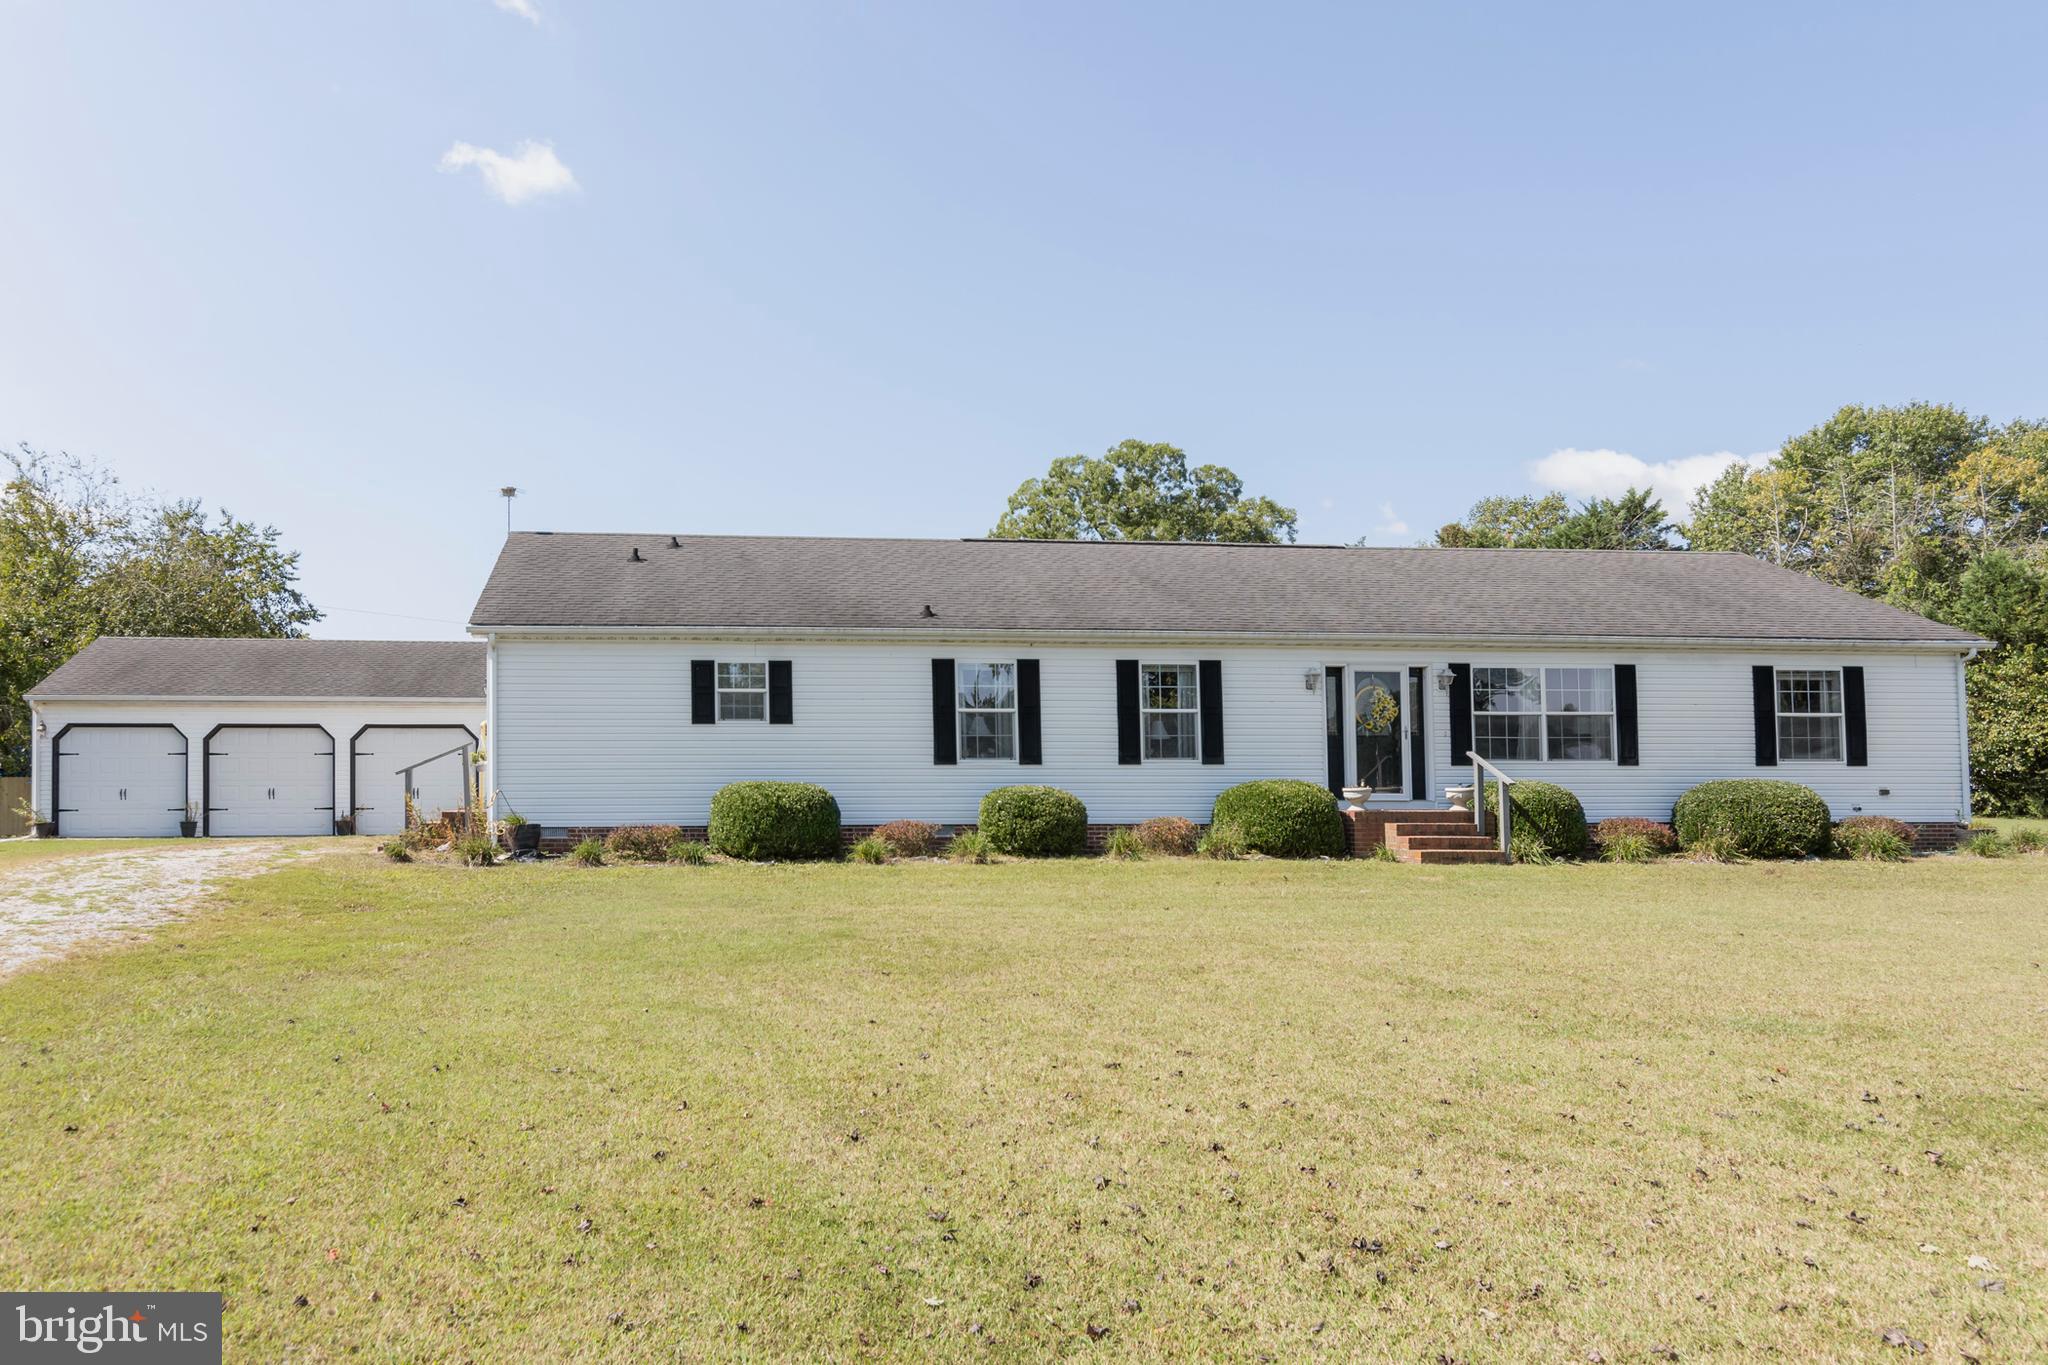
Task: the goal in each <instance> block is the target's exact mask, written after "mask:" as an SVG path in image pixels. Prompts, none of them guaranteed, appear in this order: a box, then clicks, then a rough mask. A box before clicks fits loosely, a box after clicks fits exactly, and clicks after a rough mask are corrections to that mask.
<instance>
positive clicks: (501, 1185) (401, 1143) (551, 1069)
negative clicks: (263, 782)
mask: <svg viewBox="0 0 2048 1365" xmlns="http://www.w3.org/2000/svg"><path fill="white" fill-rule="evenodd" d="M2044 964H2048V859H2043V858H2040V857H2032V858H2020V859H2009V860H2000V861H1995V862H1993V861H1982V860H1975V859H1967V858H1937V859H1922V860H1918V861H1916V862H1913V863H1910V864H1905V865H1896V866H1888V865H1870V864H1852V863H1808V864H1792V865H1758V864H1751V865H1742V866H1732V867H1730V866H1703V865H1692V864H1664V865H1654V866H1647V867H1603V866H1585V867H1548V868H1545V867H1521V868H1419V867H1409V866H1392V865H1386V864H1377V863H1334V864H1328V863H1326V864H1287V863H1278V862H1253V863H1240V864H1210V863H1199V862H1181V863H1159V862H1148V863H1142V864H1136V865H1118V864H1114V863H1106V862H1100V861H1090V862H1070V863H1053V864H1009V865H998V866H988V867H974V866H952V865H947V864H916V865H898V866H891V867H878V868H870V867H860V866H833V867H813V868H802V867H766V868H763V867H747V866H720V867H713V868H701V869H688V868H672V869H671V868H645V869H613V868H607V869H601V870H588V869H577V868H572V867H569V866H565V865H560V864H553V865H546V866H538V867H534V866H525V867H506V868H498V869H492V870H479V871H463V870H460V869H455V868H449V867H440V866H425V865H415V866H411V867H399V866H393V865H389V864H384V863H381V862H378V861H374V860H373V859H372V858H371V857H370V856H368V855H367V854H366V853H356V852H342V853H339V854H337V856H335V857H333V858H330V859H327V860H325V861H322V862H320V863H319V864H317V865H308V866H303V867H298V868H293V869H290V870H286V871H282V872H278V873H274V874H270V875H267V876H264V877H261V878H258V879H255V880H251V881H247V882H243V883H240V884H238V885H237V886H236V887H235V888H234V889H233V890H232V892H231V893H230V894H229V895H228V897H227V899H226V902H225V904H224V906H223V907H222V908H220V909H218V910H215V911H212V912H209V913H208V914H206V915H205V916H204V917H202V918H201V919H198V920H196V921H193V922H189V923H186V924H182V925H178V926H174V927H172V928H170V929H166V930H163V931H160V932H158V934H157V935H156V936H155V937H154V939H152V940H151V941H150V942H148V943H146V944H144V945H141V946H134V947H125V948H121V949H116V950H110V951H107V952H104V953H101V954H99V955H96V956H93V957H90V958H86V959H78V960H74V961H72V962H70V963H67V964H63V965H60V966H56V967H53V968H48V969H44V970H41V971H36V972H31V973H28V974H25V975H23V976H20V977H17V978H15V979H14V980H12V981H9V982H6V983H0V1066H4V1067H5V1071H6V1075H7V1078H8V1080H7V1084H6V1085H5V1087H4V1088H0V1209H5V1210H7V1215H6V1217H5V1219H4V1220H0V1279H4V1280H5V1281H6V1282H7V1283H10V1284H13V1285H16V1286H20V1287H59V1286H62V1287H85V1286H99V1285H108V1286H130V1287H153V1288H184V1289H208V1288H218V1289H220V1290H222V1291H224V1292H225V1294H226V1296H227V1303H228V1309H227V1331H228V1341H229V1346H230V1355H231V1357H239V1358H252V1359H257V1358H260V1359H278V1358H283V1357H286V1356H290V1357H291V1358H294V1359H305V1360H324V1359H340V1358H343V1357H345V1356H349V1355H354V1356H356V1357H357V1358H361V1359H372V1360H415V1359H427V1358H436V1359H438V1358H458V1359H462V1358H468V1359H478V1360H494V1359H510V1358H524V1359H600V1358H603V1359H621V1358H623V1359H635V1358H648V1359H673V1358H677V1357H683V1358H704V1357H724V1356H729V1355H730V1356H754V1357H759V1358H764V1359H765V1358H777V1357H792V1356H811V1357H814V1358H817V1357H831V1358H847V1357H863V1356H866V1357H891V1356H896V1357H900V1356H907V1355H915V1356H919V1357H923V1356H935V1357H944V1358H965V1359H983V1358H986V1359H1013V1358H1018V1357H1027V1358H1029V1357H1044V1356H1060V1355H1077V1356H1079V1355H1089V1354H1096V1353H1103V1352H1108V1353H1112V1354H1117V1355H1136V1356H1160V1357H1165V1356H1173V1357H1179V1358H1202V1359H1241V1360H1252V1359H1259V1358H1273V1359H1298V1358H1302V1357H1306V1356H1315V1355H1323V1356H1327V1357H1330V1358H1345V1357H1354V1356H1367V1357H1380V1356H1386V1357H1392V1358H1396V1359H1402V1360H1414V1361H1431V1360H1436V1359H1438V1358H1439V1357H1440V1356H1442V1357H1444V1358H1451V1359H1456V1360H1459V1361H1492V1360H1503V1359H1524V1358H1531V1359H1541V1360H1559V1361H1563V1360H1570V1361H1584V1360H1586V1359H1588V1358H1589V1357H1588V1352H1589V1351H1593V1350H1598V1351H1600V1352H1601V1353H1603V1355H1604V1358H1605V1359H1606V1360H1608V1361H1627V1360H1645V1359H1653V1358H1656V1357H1655V1356H1654V1355H1653V1351H1654V1350H1655V1349H1656V1348H1662V1347H1669V1348H1672V1349H1673V1350H1675V1351H1676V1352H1677V1357H1676V1358H1677V1359H1680V1360H1700V1359H1706V1358H1731V1357H1736V1356H1746V1355H1762V1354H1774V1355H1776V1356H1778V1357H1780V1358H1790V1359H1835V1360H1840V1359H1859V1358H1863V1359H1873V1360H1874V1359H1887V1360H1889V1359H1903V1358H1904V1357H1905V1355H1906V1352H1905V1351H1903V1350H1900V1349H1896V1348H1892V1347H1887V1346H1886V1345H1885V1344H1884V1343H1883V1341H1882V1339H1881V1338H1882V1334H1883V1333H1885V1332H1886V1331H1888V1330H1897V1331H1900V1332H1903V1333H1905V1334H1906V1335H1907V1336H1909V1337H1912V1338H1915V1339H1919V1340H1923V1341H1925V1342H1927V1343H1929V1344H1930V1348H1931V1355H1930V1356H1929V1357H1928V1358H1930V1359H1941V1360H1955V1359H1958V1358H1960V1356H1961V1353H1963V1352H1968V1353H1969V1355H1970V1356H1971V1357H1973V1358H1977V1359H1982V1360H1985V1361H2004V1360H2022V1359H2028V1358H2033V1359H2039V1358H2041V1357H2042V1356H2043V1354H2044V1353H2048V1288H2044V1287H2048V968H2044ZM1923 1248H1926V1249H1923ZM1972 1256H1981V1257H1984V1258H1985V1259H1986V1261H1987V1262H1988V1263H1989V1265H1990V1267H1991V1268H1990V1269H1988V1270H1987V1269H1981V1268H1979V1269H1972V1268H1971V1267H1970V1265H1969V1264H1968V1260H1967V1258H1969V1257H1972Z"/></svg>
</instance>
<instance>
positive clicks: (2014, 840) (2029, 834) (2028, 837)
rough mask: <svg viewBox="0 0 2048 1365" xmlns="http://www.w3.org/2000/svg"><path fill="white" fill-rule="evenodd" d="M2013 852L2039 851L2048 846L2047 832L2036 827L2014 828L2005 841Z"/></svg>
mask: <svg viewBox="0 0 2048 1365" xmlns="http://www.w3.org/2000/svg"><path fill="white" fill-rule="evenodd" d="M2006 842H2007V843H2009V844H2011V845H2012V851H2013V852H2015V853H2039V852H2040V851H2041V850H2042V849H2044V848H2048V834H2044V833H2042V832H2041V831H2040V830H2038V829H2016V830H2014V831H2013V832H2012V835H2011V837H2010V838H2009V839H2008V840H2007V841H2006Z"/></svg>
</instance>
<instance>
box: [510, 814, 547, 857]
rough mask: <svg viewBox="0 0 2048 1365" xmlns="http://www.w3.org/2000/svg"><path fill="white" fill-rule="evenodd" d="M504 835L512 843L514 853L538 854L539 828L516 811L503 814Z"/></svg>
mask: <svg viewBox="0 0 2048 1365" xmlns="http://www.w3.org/2000/svg"><path fill="white" fill-rule="evenodd" d="M505 834H506V836H507V837H508V838H510V839H511V841H512V851H513V852H514V853H538V852H540V826H539V825H536V824H533V823H532V822H530V821H529V820H527V818H526V817H525V816H523V815H521V814H520V813H519V812H518V811H516V810H508V811H506V812H505Z"/></svg>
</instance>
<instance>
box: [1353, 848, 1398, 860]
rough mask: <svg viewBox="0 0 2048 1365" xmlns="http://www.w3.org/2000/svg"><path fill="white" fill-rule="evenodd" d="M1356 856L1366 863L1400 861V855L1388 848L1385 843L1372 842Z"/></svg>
mask: <svg viewBox="0 0 2048 1365" xmlns="http://www.w3.org/2000/svg"><path fill="white" fill-rule="evenodd" d="M1358 856H1359V857H1360V858H1361V859H1363V860H1364V861H1366V862H1368V863H1398V862H1400V861H1401V855H1400V854H1398V853H1396V852H1394V850H1393V849H1391V848H1388V847H1387V846H1386V845H1385V844H1374V845H1373V846H1372V847H1371V848H1369V849H1367V850H1366V851H1365V852H1363V853H1361V854H1359V855H1358Z"/></svg>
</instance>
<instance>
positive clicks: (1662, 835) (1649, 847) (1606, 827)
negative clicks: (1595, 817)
mask: <svg viewBox="0 0 2048 1365" xmlns="http://www.w3.org/2000/svg"><path fill="white" fill-rule="evenodd" d="M1588 834H1589V837H1590V838H1591V839H1592V841H1593V849H1594V851H1595V852H1597V853H1598V854H1599V855H1600V856H1601V857H1603V858H1606V857H1607V845H1608V844H1609V843H1610V842H1612V841H1614V840H1616V839H1624V838H1625V839H1628V840H1629V841H1630V847H1631V848H1640V849H1641V850H1643V852H1644V853H1645V854H1646V855H1647V856H1645V857H1640V858H1638V857H1628V858H1609V859H1608V861H1609V862H1617V863H1640V862H1647V861H1649V859H1650V858H1656V857H1661V856H1663V855H1664V854H1666V853H1676V852H1678V836H1677V835H1675V834H1673V833H1672V832H1671V826H1669V825H1667V824H1664V823H1663V822H1662V821H1658V820H1644V819H1642V818H1641V817H1639V816H1634V815H1617V816H1614V817H1613V818H1611V819H1607V820H1602V821H1601V822H1600V823H1599V824H1597V825H1595V826H1593V828H1592V829H1591V830H1590V831H1589V832H1588Z"/></svg>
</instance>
